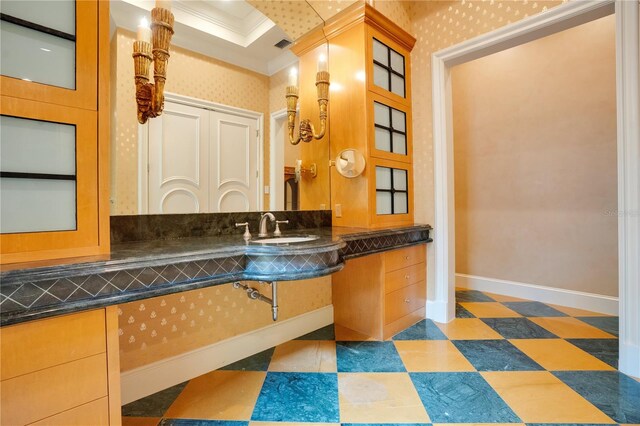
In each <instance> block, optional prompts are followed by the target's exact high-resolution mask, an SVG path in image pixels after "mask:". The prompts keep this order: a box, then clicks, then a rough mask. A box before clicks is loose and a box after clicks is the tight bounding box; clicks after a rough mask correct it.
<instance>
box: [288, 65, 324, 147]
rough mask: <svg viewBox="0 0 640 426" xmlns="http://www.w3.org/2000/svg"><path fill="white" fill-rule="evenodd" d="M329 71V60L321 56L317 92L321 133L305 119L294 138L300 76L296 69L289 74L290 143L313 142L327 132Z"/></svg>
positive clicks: (317, 75) (317, 74)
mask: <svg viewBox="0 0 640 426" xmlns="http://www.w3.org/2000/svg"><path fill="white" fill-rule="evenodd" d="M329 84H330V83H329V71H328V68H327V60H326V58H325V57H324V56H320V60H319V61H318V72H317V73H316V90H317V91H318V107H319V109H320V133H317V134H316V130H315V128H314V127H313V124H312V123H311V120H309V119H307V118H305V119H303V120H300V131H299V133H298V137H297V138H296V137H295V136H294V133H295V127H296V109H297V107H298V94H299V90H298V74H297V72H296V71H295V69H293V70H291V73H290V74H289V85H288V86H287V93H286V97H287V118H288V125H289V142H291V144H292V145H297V144H299V143H300V141H303V142H311V141H312V140H313V139H322V137H323V136H324V134H325V132H326V130H327V109H328V107H329Z"/></svg>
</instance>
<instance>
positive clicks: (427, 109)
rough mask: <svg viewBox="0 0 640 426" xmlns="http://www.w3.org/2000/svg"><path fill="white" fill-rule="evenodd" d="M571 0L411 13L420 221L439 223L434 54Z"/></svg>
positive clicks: (481, 2)
mask: <svg viewBox="0 0 640 426" xmlns="http://www.w3.org/2000/svg"><path fill="white" fill-rule="evenodd" d="M565 1H566V0H517V1H516V0H514V1H498V0H474V1H469V0H455V1H415V2H410V4H409V5H408V10H409V13H410V16H411V22H412V25H413V31H412V33H413V34H414V36H415V37H416V38H417V42H416V45H415V47H414V49H413V51H412V53H411V63H412V69H411V75H412V90H413V93H412V96H413V158H414V181H415V182H416V185H415V186H414V187H415V188H416V191H415V220H416V222H418V223H431V224H433V223H434V199H435V196H434V192H433V185H434V176H433V165H434V163H433V133H432V115H431V114H432V111H431V54H432V53H434V52H437V51H438V50H441V49H443V48H445V47H448V46H451V45H454V44H456V43H460V42H462V41H464V40H467V39H470V38H472V37H475V36H478V35H480V34H484V33H486V32H488V31H491V30H494V29H496V28H499V27H502V26H504V25H507V24H509V23H511V22H516V21H519V20H520V19H523V18H526V17H527V16H531V15H535V14H537V13H540V12H544V11H545V10H547V9H550V8H552V7H555V6H557V5H559V4H562V3H564V2H565Z"/></svg>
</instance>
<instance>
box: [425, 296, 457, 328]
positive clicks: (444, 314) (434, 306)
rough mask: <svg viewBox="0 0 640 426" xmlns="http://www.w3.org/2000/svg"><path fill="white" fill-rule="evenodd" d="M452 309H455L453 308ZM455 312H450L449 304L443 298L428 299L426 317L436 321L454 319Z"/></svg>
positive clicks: (442, 321) (443, 321)
mask: <svg viewBox="0 0 640 426" xmlns="http://www.w3.org/2000/svg"><path fill="white" fill-rule="evenodd" d="M451 311H454V310H453V309H452V310H451ZM454 316H455V314H449V304H448V303H446V302H443V301H441V300H427V314H426V317H427V318H428V319H430V320H433V321H435V322H441V323H445V322H449V321H452V320H453V318H454Z"/></svg>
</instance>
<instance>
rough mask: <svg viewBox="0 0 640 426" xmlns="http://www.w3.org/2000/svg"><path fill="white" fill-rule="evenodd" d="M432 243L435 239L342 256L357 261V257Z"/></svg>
mask: <svg viewBox="0 0 640 426" xmlns="http://www.w3.org/2000/svg"><path fill="white" fill-rule="evenodd" d="M432 242H433V238H429V239H427V240H421V241H415V242H411V243H406V244H400V245H397V246H393V247H384V248H379V249H374V250H369V251H366V252H361V253H354V254H347V255H344V256H342V259H344V260H349V259H355V258H357V257H362V256H369V255H370V254H376V253H382V252H385V251H389V250H395V249H401V248H405V247H411V246H417V245H419V244H426V243H432Z"/></svg>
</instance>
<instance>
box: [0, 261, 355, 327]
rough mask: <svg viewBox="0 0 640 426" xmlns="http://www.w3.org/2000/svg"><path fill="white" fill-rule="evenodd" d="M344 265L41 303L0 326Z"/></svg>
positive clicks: (300, 277)
mask: <svg viewBox="0 0 640 426" xmlns="http://www.w3.org/2000/svg"><path fill="white" fill-rule="evenodd" d="M342 268H344V263H343V262H341V263H340V264H338V265H335V266H332V267H329V268H325V269H321V270H314V271H308V272H301V273H298V274H296V275H295V277H293V276H292V274H290V273H286V274H269V275H260V274H246V273H240V274H226V275H220V276H218V277H216V278H212V279H204V280H199V281H188V282H184V283H180V284H173V285H168V286H165V287H157V288H153V289H142V290H139V291H131V292H127V293H121V294H116V295H111V296H107V297H102V298H94V299H91V300H89V301H87V300H81V301H77V302H69V303H65V304H60V305H52V306H44V307H42V308H38V309H29V310H27V311H17V312H10V313H8V314H3V315H2V317H1V320H0V326H2V327H4V326H8V325H14V324H19V323H22V322H26V321H33V320H37V319H43V318H48V317H53V316H57V315H63V314H71V313H75V312H82V311H87V310H90V309H98V308H104V307H106V306H111V305H117V304H120V303H128V302H135V301H137V300H143V299H149V298H152V297H157V296H164V295H167V294H173V293H180V292H183V291H189V290H197V289H200V288H205V287H213V286H217V285H222V284H229V283H231V282H234V281H292V280H304V279H309V278H318V277H323V276H325V275H330V274H333V273H334V272H338V271H340V270H341V269H342Z"/></svg>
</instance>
